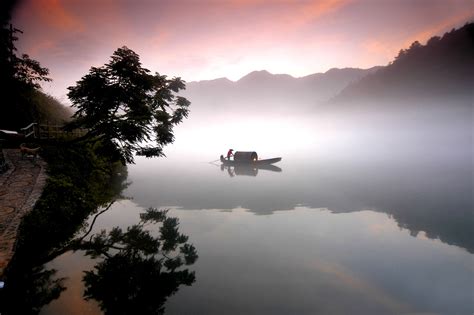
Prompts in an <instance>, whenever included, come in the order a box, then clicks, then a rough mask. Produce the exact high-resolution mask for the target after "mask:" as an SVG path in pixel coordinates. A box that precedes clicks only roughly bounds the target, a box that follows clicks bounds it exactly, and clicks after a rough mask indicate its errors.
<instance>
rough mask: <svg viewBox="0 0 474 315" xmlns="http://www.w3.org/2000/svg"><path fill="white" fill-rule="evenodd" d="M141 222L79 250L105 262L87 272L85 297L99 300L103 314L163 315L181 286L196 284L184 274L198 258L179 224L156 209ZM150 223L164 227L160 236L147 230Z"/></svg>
mask: <svg viewBox="0 0 474 315" xmlns="http://www.w3.org/2000/svg"><path fill="white" fill-rule="evenodd" d="M141 219H142V220H141V222H140V223H139V224H137V225H134V226H131V227H128V228H127V229H126V231H123V230H122V229H120V228H118V227H116V228H114V229H112V230H111V231H110V232H109V233H108V234H107V233H106V232H105V231H102V232H101V233H99V234H97V235H95V236H94V237H93V238H92V239H91V241H81V242H80V243H79V244H78V245H77V248H79V249H87V252H86V254H87V255H90V256H92V257H94V258H96V257H104V260H103V261H101V262H100V263H98V264H97V265H96V266H95V267H94V270H92V271H86V272H85V276H84V282H85V286H86V291H85V293H84V296H85V297H86V298H87V299H95V300H97V301H98V302H99V304H100V307H101V309H102V310H103V311H104V312H105V314H132V313H137V314H161V313H163V312H164V306H163V305H164V303H165V302H166V300H167V298H168V297H169V296H171V295H172V294H174V293H176V291H177V290H178V288H179V286H181V285H188V286H189V285H191V284H192V283H193V282H194V281H195V276H194V272H190V271H189V270H188V269H181V267H183V266H184V265H191V264H193V263H194V262H195V261H196V260H197V258H198V256H197V253H196V249H195V248H194V246H193V245H190V244H188V243H186V242H187V240H188V237H187V236H185V235H183V234H181V233H179V231H178V220H177V219H176V218H169V217H167V215H166V211H158V210H156V209H148V210H147V212H146V213H144V214H142V215H141ZM147 223H154V224H156V223H161V227H160V229H159V235H158V236H153V235H152V234H151V233H150V231H149V230H148V229H146V230H145V229H144V227H145V225H146V224H147Z"/></svg>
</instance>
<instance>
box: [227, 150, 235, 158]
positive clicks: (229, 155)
mask: <svg viewBox="0 0 474 315" xmlns="http://www.w3.org/2000/svg"><path fill="white" fill-rule="evenodd" d="M232 151H234V150H233V149H229V151H227V159H228V160H230V157H231V156H233V155H234V154H233V153H232Z"/></svg>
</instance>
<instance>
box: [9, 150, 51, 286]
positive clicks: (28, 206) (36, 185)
mask: <svg viewBox="0 0 474 315" xmlns="http://www.w3.org/2000/svg"><path fill="white" fill-rule="evenodd" d="M3 153H4V155H5V159H6V161H7V163H8V164H9V169H8V170H7V171H6V173H3V174H0V280H1V277H2V275H3V272H4V270H5V268H6V267H7V265H8V263H9V262H10V259H11V258H12V256H13V253H14V249H15V242H16V237H17V233H18V227H19V226H20V222H21V219H22V218H23V216H24V215H25V214H26V213H28V212H29V211H31V210H32V209H33V207H34V205H35V203H36V201H37V200H38V199H39V197H40V196H41V193H42V191H43V187H44V184H45V182H46V163H45V162H44V161H43V160H42V159H41V158H40V157H37V158H33V157H24V158H22V157H21V155H20V150H18V149H4V150H3Z"/></svg>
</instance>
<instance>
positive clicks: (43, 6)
mask: <svg viewBox="0 0 474 315" xmlns="http://www.w3.org/2000/svg"><path fill="white" fill-rule="evenodd" d="M35 4H36V10H37V12H38V13H39V17H40V19H41V20H42V22H43V23H45V24H47V25H49V26H51V27H54V28H58V29H60V30H61V31H66V32H72V31H80V32H82V31H84V24H83V23H82V22H81V21H80V20H79V19H78V18H77V17H76V16H74V15H73V14H72V12H69V11H68V10H67V9H66V8H65V7H64V5H63V3H61V1H60V0H38V1H36V2H35Z"/></svg>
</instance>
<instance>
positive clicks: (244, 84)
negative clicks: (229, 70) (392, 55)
mask: <svg viewBox="0 0 474 315" xmlns="http://www.w3.org/2000/svg"><path fill="white" fill-rule="evenodd" d="M379 68H380V67H374V68H370V69H354V68H345V69H331V70H329V71H327V72H325V73H316V74H312V75H308V76H305V77H300V78H294V77H292V76H290V75H287V74H271V73H269V72H268V71H265V70H263V71H254V72H251V73H249V74H247V75H246V76H244V77H243V78H241V79H240V80H238V81H235V82H233V81H230V80H228V79H226V78H220V79H215V80H208V81H198V82H189V83H187V85H186V90H185V91H184V92H183V93H182V94H183V96H185V97H187V98H188V99H189V100H190V101H191V103H192V114H193V115H194V114H195V112H198V113H204V112H206V113H207V112H213V113H219V112H227V113H229V112H233V111H240V110H245V111H253V112H255V113H264V112H277V113H281V112H290V111H295V110H296V109H297V110H298V111H304V110H305V109H309V108H312V107H314V106H316V105H318V104H322V103H324V102H327V101H328V100H329V99H330V98H332V97H333V96H335V95H336V94H338V93H339V92H341V91H342V90H343V89H344V88H345V87H346V86H348V85H349V84H351V83H353V82H355V81H358V80H360V79H361V78H363V77H364V76H366V75H367V74H370V73H373V72H375V71H377V70H378V69H379Z"/></svg>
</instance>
